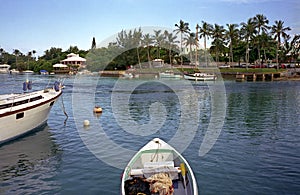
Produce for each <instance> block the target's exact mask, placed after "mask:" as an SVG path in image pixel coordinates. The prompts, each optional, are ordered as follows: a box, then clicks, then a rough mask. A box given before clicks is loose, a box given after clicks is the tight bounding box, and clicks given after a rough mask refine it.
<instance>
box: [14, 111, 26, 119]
mask: <svg viewBox="0 0 300 195" xmlns="http://www.w3.org/2000/svg"><path fill="white" fill-rule="evenodd" d="M23 117H24V112H21V113H18V114H16V119H21V118H23Z"/></svg>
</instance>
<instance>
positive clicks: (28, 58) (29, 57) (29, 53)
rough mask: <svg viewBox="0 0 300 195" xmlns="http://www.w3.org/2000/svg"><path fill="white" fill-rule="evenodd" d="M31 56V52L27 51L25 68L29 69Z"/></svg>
mask: <svg viewBox="0 0 300 195" xmlns="http://www.w3.org/2000/svg"><path fill="white" fill-rule="evenodd" d="M31 57H32V52H31V51H29V52H28V54H27V70H29V61H30V60H31Z"/></svg>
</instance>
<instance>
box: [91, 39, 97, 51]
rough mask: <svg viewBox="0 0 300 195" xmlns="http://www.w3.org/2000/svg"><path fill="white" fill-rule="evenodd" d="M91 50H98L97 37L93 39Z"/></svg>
mask: <svg viewBox="0 0 300 195" xmlns="http://www.w3.org/2000/svg"><path fill="white" fill-rule="evenodd" d="M91 49H96V39H95V37H93V41H92V47H91Z"/></svg>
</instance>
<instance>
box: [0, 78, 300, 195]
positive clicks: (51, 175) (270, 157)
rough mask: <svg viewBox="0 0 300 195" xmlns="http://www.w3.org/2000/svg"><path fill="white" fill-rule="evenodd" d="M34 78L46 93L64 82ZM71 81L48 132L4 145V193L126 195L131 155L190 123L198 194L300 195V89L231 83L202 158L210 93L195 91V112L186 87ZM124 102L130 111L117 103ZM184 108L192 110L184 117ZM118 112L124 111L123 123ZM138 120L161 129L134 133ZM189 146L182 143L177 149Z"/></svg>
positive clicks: (6, 84) (0, 190)
mask: <svg viewBox="0 0 300 195" xmlns="http://www.w3.org/2000/svg"><path fill="white" fill-rule="evenodd" d="M26 78H27V76H26V75H23V76H22V75H18V76H8V75H0V81H1V91H0V93H11V92H13V91H18V92H21V90H22V82H23V81H24V80H25V79H26ZM30 79H31V80H33V82H34V85H33V87H34V88H35V89H39V88H43V87H45V86H47V84H49V85H50V84H51V83H53V82H54V81H55V80H56V79H58V78H57V77H50V76H49V77H43V76H30ZM118 82H123V83H126V85H125V87H124V86H123V88H122V87H121V88H115V86H116V84H117V83H118ZM64 83H65V86H66V87H65V89H64V94H63V96H62V97H61V98H60V100H59V101H58V102H57V103H56V104H55V105H54V107H53V108H52V110H51V113H50V116H49V120H48V122H47V124H46V125H45V126H43V127H41V128H39V129H38V131H36V132H34V133H32V134H30V135H28V136H26V137H23V138H21V139H18V140H16V141H14V142H11V143H9V144H6V145H3V146H0V194H119V186H120V176H121V174H122V170H121V169H119V168H116V167H118V166H122V165H123V164H126V162H127V161H128V159H130V155H131V153H130V152H132V151H136V150H138V149H139V148H140V147H141V146H143V145H144V144H145V143H146V142H147V141H149V140H150V139H152V138H153V137H161V138H163V139H164V140H165V141H170V140H172V137H174V135H175V133H176V131H177V129H178V126H180V125H181V124H182V123H184V125H183V128H184V129H185V130H184V131H182V132H181V133H182V134H183V135H185V134H186V133H187V134H188V135H190V136H192V139H191V140H192V142H191V143H190V144H188V145H187V148H186V150H185V151H184V152H183V155H184V156H185V157H186V159H187V160H188V161H189V162H190V165H191V166H192V168H193V170H194V173H195V176H196V178H197V181H198V187H199V192H200V194H297V193H299V192H300V152H299V151H300V150H299V146H300V118H299V114H300V82H295V81H293V82H256V83H248V82H244V83H236V82H230V81H226V82H225V88H226V97H227V106H226V116H225V120H224V126H223V128H222V131H221V133H220V135H219V137H218V139H217V141H216V143H215V144H214V146H213V148H212V149H211V150H210V151H209V152H208V153H207V154H206V155H204V156H199V155H198V154H199V147H200V145H201V143H202V142H203V138H204V136H205V134H206V132H207V128H208V125H209V123H210V118H211V98H210V93H209V87H208V86H207V85H205V84H203V83H193V85H192V87H193V89H195V91H196V94H197V97H196V98H197V100H198V102H197V103H198V104H196V105H194V103H195V102H192V101H190V100H191V99H194V98H195V97H192V96H190V94H186V92H187V91H186V88H187V86H186V85H184V84H183V82H182V81H171V82H169V85H164V84H163V83H161V82H156V81H150V80H145V81H143V82H142V83H141V82H140V81H135V80H122V81H121V80H118V79H113V78H96V77H83V78H80V79H78V78H75V77H68V78H65V81H64ZM136 84H138V86H137V87H136V88H135V89H134V90H133V91H131V90H129V88H130V87H131V86H135V85H136ZM180 95H183V96H180ZM126 97H128V98H129V100H128V104H127V106H128V108H127V107H124V108H123V107H122V104H115V103H116V102H119V101H120V102H121V103H122V101H123V99H124V98H126ZM114 98H116V99H114ZM122 98H123V99H122ZM112 99H113V100H114V101H115V102H113V103H112V102H111V100H112ZM91 100H92V101H91ZM180 103H183V104H187V108H189V111H187V112H188V114H187V115H186V116H185V115H184V114H183V111H182V110H181V108H180ZM95 104H97V105H101V107H102V108H103V110H104V112H103V113H102V115H100V116H94V115H93V113H92V108H93V106H94V105H95ZM118 106H119V107H118ZM197 106H198V107H197ZM112 107H114V108H115V109H116V110H122V109H123V110H124V112H122V113H121V114H120V115H118V114H117V112H115V111H116V110H114V109H113V108H112ZM63 108H65V111H66V113H67V114H68V118H66V116H65V114H64V112H63ZM149 110H150V111H149ZM124 113H125V114H124ZM195 113H198V115H197V116H196V117H195V115H194V114H195ZM128 117H129V118H130V119H132V120H130V121H129V120H126V119H127V118H128ZM84 119H88V120H90V121H91V126H90V127H87V128H84V127H83V125H82V121H83V120H84ZM188 119H190V120H188ZM132 121H134V122H135V124H134V125H136V126H137V127H139V126H142V127H147V128H156V129H158V130H157V131H142V130H137V129H135V128H131V129H130V128H129V129H126V127H125V126H128V127H131V126H132ZM153 121H154V123H153V124H152V122H153ZM156 121H157V123H155V122H156ZM186 121H189V122H188V123H187V122H186ZM149 123H150V124H152V125H151V126H147V124H149ZM143 125H144V126H143ZM153 125H154V126H153ZM124 129H125V130H124ZM138 132H142V134H138ZM185 137H188V136H185ZM104 139H106V140H110V141H111V142H110V144H107V143H108V142H106V140H104ZM83 140H84V141H83ZM188 141H189V139H185V138H183V139H182V140H181V143H178V145H181V146H182V145H184V143H186V142H188ZM179 142H180V141H179ZM115 145H118V146H119V149H118V148H117V149H116V147H115ZM175 147H176V146H175ZM126 150H128V152H129V153H128V155H126V154H125V155H124V152H123V151H126ZM109 151H113V152H109ZM118 151H119V153H118Z"/></svg>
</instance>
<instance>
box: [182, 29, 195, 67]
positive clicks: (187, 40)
mask: <svg viewBox="0 0 300 195" xmlns="http://www.w3.org/2000/svg"><path fill="white" fill-rule="evenodd" d="M184 42H185V46H189V47H190V52H189V54H190V62H192V61H193V57H192V47H193V46H196V45H197V40H196V34H195V33H189V36H188V37H185V38H184ZM195 61H196V60H195ZM195 66H197V65H196V64H195Z"/></svg>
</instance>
